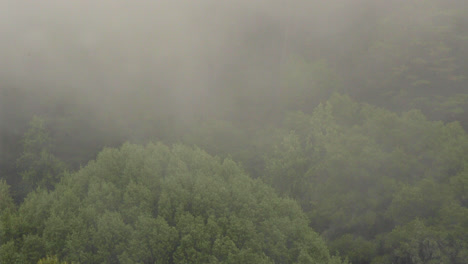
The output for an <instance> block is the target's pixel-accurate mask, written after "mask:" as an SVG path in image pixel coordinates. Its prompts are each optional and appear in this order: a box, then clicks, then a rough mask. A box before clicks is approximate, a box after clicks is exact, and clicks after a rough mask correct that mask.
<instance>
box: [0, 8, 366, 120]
mask: <svg viewBox="0 0 468 264" xmlns="http://www.w3.org/2000/svg"><path fill="white" fill-rule="evenodd" d="M351 2H352V1H334V2H333V3H332V4H327V5H325V4H323V3H321V2H320V1H319V2H315V3H311V1H292V2H291V1H141V0H140V1H132V2H129V1H51V0H45V1H40V2H23V1H1V3H0V9H1V10H2V11H0V12H1V18H0V19H1V21H0V32H1V34H2V36H3V37H2V42H1V49H0V58H1V61H2V65H1V68H0V74H1V78H2V82H3V86H15V87H20V88H21V89H27V90H28V91H31V92H40V93H48V96H50V97H52V98H57V97H66V98H67V99H70V98H73V100H75V101H77V102H79V103H80V104H85V105H87V106H89V107H93V108H96V107H97V108H99V111H97V110H96V112H102V111H107V112H110V113H112V112H114V111H115V110H116V108H119V107H120V105H115V104H116V103H117V102H120V103H125V102H124V101H125V100H126V99H128V96H129V94H133V93H137V92H138V91H139V90H140V89H156V88H157V89H158V90H163V91H164V93H165V94H164V96H165V97H166V96H167V98H170V99H168V100H169V101H170V102H171V103H175V104H176V105H177V106H178V107H177V109H179V110H178V111H179V114H184V113H187V112H193V109H194V108H200V107H202V106H201V105H206V102H215V100H216V98H213V95H215V94H216V90H217V89H221V88H220V87H221V86H223V85H225V84H226V82H227V79H228V78H229V76H228V75H229V73H230V72H231V73H232V71H235V70H236V69H242V70H243V71H244V72H249V74H248V76H244V78H246V79H247V78H248V80H244V81H245V82H247V83H250V84H251V85H249V86H251V87H249V88H251V89H254V87H255V85H257V86H258V85H271V84H274V83H275V82H274V76H275V72H274V71H275V70H278V69H277V66H280V65H281V64H282V63H284V61H285V60H286V58H285V56H287V54H288V50H289V51H290V50H291V49H293V46H294V45H297V44H298V40H299V39H298V36H299V34H301V33H304V32H306V30H307V31H309V32H310V31H311V29H313V30H315V32H316V35H315V37H316V38H317V37H327V36H334V35H335V34H340V33H341V32H342V31H343V30H345V27H346V24H347V23H349V22H350V21H352V19H353V18H352V17H353V13H354V11H353V10H350V8H352V6H354V5H356V6H359V5H358V4H357V3H356V1H354V2H353V4H351ZM303 40H305V41H308V40H307V36H304V37H303ZM255 41H257V42H258V43H255ZM309 41H310V40H309ZM248 49H251V50H248ZM247 58H248V59H247ZM246 69H247V70H246ZM254 84H255V85H254ZM164 101H167V100H164Z"/></svg>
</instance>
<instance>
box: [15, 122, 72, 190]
mask: <svg viewBox="0 0 468 264" xmlns="http://www.w3.org/2000/svg"><path fill="white" fill-rule="evenodd" d="M22 143H23V153H22V154H21V156H20V157H19V158H18V160H17V165H18V168H19V170H20V175H21V177H22V178H23V180H24V181H25V182H26V183H27V184H28V185H29V186H30V188H33V189H34V188H36V187H42V188H46V189H52V188H53V186H54V184H55V183H56V182H58V180H59V178H60V176H61V174H62V172H63V171H64V169H65V167H64V164H63V163H62V162H61V161H60V160H59V159H58V158H57V157H55V156H54V155H53V154H52V140H51V138H50V136H49V134H48V132H47V129H46V124H45V120H44V119H42V118H40V117H37V116H35V117H33V119H32V120H31V122H30V123H29V129H28V131H27V132H26V133H25V134H24V136H23V141H22Z"/></svg>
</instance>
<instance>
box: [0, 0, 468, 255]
mask: <svg viewBox="0 0 468 264" xmlns="http://www.w3.org/2000/svg"><path fill="white" fill-rule="evenodd" d="M318 2H319V3H321V2H320V1H318ZM343 2H346V1H343ZM351 2H353V5H352V6H351V7H355V6H354V4H359V7H360V8H359V10H360V11H359V12H358V13H359V14H357V15H355V16H351V15H349V16H345V17H346V18H347V19H346V23H343V24H340V23H339V22H340V20H339V17H335V16H332V15H330V14H331V13H332V12H333V10H332V9H331V8H330V7H326V6H324V7H323V8H319V6H320V4H317V5H318V6H317V8H316V9H313V10H311V11H310V12H312V14H310V15H307V17H308V18H309V17H315V16H316V17H318V18H320V17H323V16H324V15H326V16H327V17H331V18H334V19H335V20H333V19H331V20H330V21H329V26H330V27H329V30H330V31H331V30H332V29H333V30H334V31H333V32H332V33H328V30H323V29H320V27H319V26H317V25H315V24H314V25H312V24H310V23H305V22H310V21H309V20H301V19H305V18H298V19H291V18H290V19H286V20H282V21H281V23H279V22H278V21H276V20H275V19H273V18H274V16H271V17H269V16H267V15H265V16H263V17H261V18H258V19H253V21H251V22H249V23H250V24H249V25H248V29H244V28H242V30H240V29H239V30H238V31H239V32H242V33H243V34H244V35H242V34H241V33H236V34H237V35H235V36H236V37H239V39H240V40H242V41H240V43H238V42H236V43H234V42H233V43H231V44H232V47H231V46H229V50H230V52H232V53H234V54H236V56H233V57H234V58H233V57H231V56H227V55H226V56H221V57H219V59H220V60H221V59H222V60H223V61H222V62H219V64H220V65H221V64H223V67H222V68H221V69H218V70H217V71H216V76H215V77H213V79H209V78H208V79H209V80H207V84H206V86H207V87H205V88H204V90H203V91H204V93H203V96H200V97H203V100H201V99H200V101H199V102H197V103H199V104H200V105H199V106H198V105H197V104H196V103H194V102H190V104H187V105H186V106H184V104H183V103H181V102H178V103H176V101H177V100H180V101H182V102H183V100H184V99H181V98H178V95H176V94H174V92H172V90H171V89H172V88H173V86H171V85H172V84H173V83H172V82H171V80H170V78H171V75H170V74H165V73H167V71H171V70H172V68H168V69H167V70H166V71H162V72H157V71H156V70H155V72H154V74H153V73H152V71H153V70H154V69H153V68H151V67H148V68H145V67H141V68H145V72H144V73H141V75H142V76H141V77H142V78H140V79H141V81H140V82H137V83H133V84H132V85H134V87H132V89H124V88H122V87H106V89H108V90H103V91H101V90H99V89H96V91H93V89H94V88H92V87H86V88H84V89H85V90H86V93H85V95H83V92H81V91H78V90H77V91H73V92H72V91H71V90H69V89H67V88H66V87H60V89H57V87H54V86H53V85H51V88H47V87H42V88H40V89H38V88H37V89H36V87H22V86H21V82H15V81H14V80H8V79H2V83H1V84H0V263H35V262H39V263H43V264H46V263H62V262H63V263H65V262H66V263H75V262H76V263H159V262H161V263H187V262H188V263H342V262H345V263H346V262H347V261H349V262H352V263H355V264H371V263H372V264H377V263H384V264H390V263H401V264H403V263H404V264H407V263H408V264H419V263H454V264H465V263H468V242H467V241H466V237H468V135H467V132H466V131H467V128H468V119H467V117H468V114H467V113H468V112H467V111H468V92H467V87H468V79H467V76H468V73H467V72H466V69H467V65H466V62H467V61H468V48H467V47H468V33H467V31H466V30H465V29H466V28H468V19H467V16H466V13H468V10H467V8H468V5H467V4H466V3H465V1H458V0H450V1H447V0H445V1H442V0H425V1H416V0H410V1H391V3H390V2H389V1H387V2H385V3H384V2H381V3H380V2H378V3H377V2H376V1H371V0H360V1H351ZM291 3H292V4H293V3H296V2H294V1H292V2H291ZM296 4H297V3H296ZM298 5H299V4H298ZM343 5H344V6H342V7H341V8H343V9H346V8H347V6H346V4H343ZM351 7H349V8H351ZM351 9H353V10H356V9H357V8H351ZM236 12H237V11H236ZM327 12H330V14H329V13H327ZM299 13H300V12H299ZM299 13H298V17H301V16H299V15H300V14H299ZM320 13H323V14H320ZM248 17H250V16H248ZM311 19H312V18H311ZM301 21H302V22H304V23H300V22H301ZM327 21H328V20H327ZM316 22H317V23H318V22H320V19H317V21H316ZM233 23H237V22H233ZM279 24H280V25H279ZM236 25H237V24H236ZM336 28H340V29H336ZM236 32H237V31H236ZM67 43H68V42H67ZM272 43H273V44H272ZM69 44H70V45H75V44H74V43H69ZM57 52H60V51H57ZM214 57H217V56H214ZM142 65H143V64H142ZM140 66H141V65H140ZM168 67H169V66H168ZM113 70H115V69H113ZM110 71H111V70H110ZM158 71H159V70H158ZM111 72H112V71H111ZM148 72H151V77H148V76H146V75H145V74H147V73H148ZM94 74H96V75H99V72H97V71H96V73H94ZM106 76H107V75H106ZM143 77H144V78H143ZM205 77H206V76H205ZM115 78H118V76H116V77H115ZM73 80H74V81H76V79H73ZM61 81H63V80H61ZM117 82H118V81H116V80H113V81H112V83H117ZM174 83H177V84H178V85H179V86H180V83H179V82H174ZM18 85H19V86H18ZM80 85H83V83H74V84H73V85H71V86H72V87H76V86H80ZM187 85H189V84H187ZM193 85H194V86H197V85H201V84H200V83H199V82H197V83H194V84H193ZM179 86H177V89H179V90H177V92H179V93H181V94H182V93H183V91H185V90H184V87H179ZM114 88H115V90H116V91H118V92H115V93H113V92H110V90H112V89H114ZM198 88H199V87H195V88H193V87H187V88H186V91H192V93H196V92H194V91H198V90H197V89H198ZM51 94H53V95H54V96H53V97H52V96H50V95H51ZM104 94H105V96H104ZM109 94H111V95H112V96H110V95H109ZM180 96H181V97H184V96H182V95H180ZM186 97H189V95H186ZM185 100H188V99H185ZM377 106H378V107H377ZM34 115H38V116H40V117H34ZM124 142H131V143H132V144H130V143H126V144H124ZM148 142H158V143H150V144H148ZM133 144H135V145H133ZM143 146H144V147H143ZM106 147H109V148H106ZM333 256H341V258H342V259H340V257H333Z"/></svg>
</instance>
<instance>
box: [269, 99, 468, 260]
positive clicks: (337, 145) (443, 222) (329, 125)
mask: <svg viewBox="0 0 468 264" xmlns="http://www.w3.org/2000/svg"><path fill="white" fill-rule="evenodd" d="M285 123H286V126H285V129H284V130H283V131H282V132H281V133H282V134H283V137H282V139H280V140H279V141H278V142H277V143H276V144H275V145H274V147H273V151H272V152H271V153H269V155H268V156H267V158H266V161H265V163H266V170H265V174H264V176H263V179H264V180H265V181H266V182H267V183H269V184H271V185H272V186H273V187H274V188H275V189H276V190H278V191H279V192H281V193H283V194H284V195H287V196H289V197H293V198H295V199H297V200H298V201H299V203H300V204H301V206H302V208H303V209H304V210H305V211H306V213H307V214H308V215H309V219H310V221H311V225H312V227H314V228H315V229H316V230H318V231H319V232H321V234H322V235H323V236H324V237H325V238H327V239H328V240H329V242H330V243H329V245H330V247H331V250H332V252H333V251H338V252H340V253H341V254H343V255H345V256H347V257H348V258H349V259H350V260H351V261H352V262H353V263H369V262H370V261H371V260H372V259H375V261H377V260H378V259H379V258H380V257H382V256H381V254H380V253H379V252H380V250H381V249H379V247H378V246H377V245H378V243H379V242H377V241H378V240H377V235H381V237H382V241H383V242H382V243H385V242H386V241H387V239H390V237H386V236H385V235H384V234H387V233H392V232H393V231H392V230H393V229H394V228H398V227H399V226H406V225H407V224H408V223H410V222H412V221H415V219H420V221H421V223H422V224H423V225H424V226H427V227H428V228H429V229H430V230H435V229H437V230H439V231H437V232H439V233H437V236H439V237H438V238H437V239H439V240H437V241H439V242H437V243H439V244H440V243H442V244H440V249H437V250H436V251H437V252H439V251H440V252H442V251H443V252H444V253H440V252H439V253H427V254H439V255H441V254H442V255H443V256H442V255H441V259H440V260H441V261H442V262H444V261H447V260H448V259H450V261H451V263H463V261H462V259H463V258H461V259H460V258H458V259H457V258H455V257H453V255H454V254H455V253H448V252H452V251H453V252H463V251H466V245H465V244H456V245H455V244H453V243H452V242H449V241H450V239H449V237H453V236H455V237H457V238H453V241H458V237H459V235H460V234H466V232H467V229H466V222H465V221H466V218H463V217H461V216H459V214H460V213H462V212H464V211H465V209H466V199H465V196H466V195H465V193H466V192H465V189H466V188H465V187H466V186H465V185H466V184H464V183H465V180H464V179H465V178H466V177H465V176H466V165H465V164H466V161H467V159H466V158H467V157H468V136H467V134H466V132H465V131H463V129H462V128H461V127H460V126H459V125H458V124H456V123H450V124H443V123H441V122H432V121H429V120H427V118H426V117H425V116H424V115H423V114H422V113H421V112H419V111H414V110H413V111H409V112H406V113H403V114H401V115H397V114H394V113H391V112H388V111H386V110H383V109H378V108H375V107H371V106H369V105H365V104H358V103H356V102H353V101H352V100H350V98H348V97H346V96H340V95H334V96H332V98H330V100H329V101H328V102H326V103H324V104H321V105H319V106H318V107H317V108H316V109H315V110H314V112H313V113H312V114H311V115H310V116H309V115H305V114H303V113H295V114H291V115H289V117H288V118H287V120H286V122H285ZM462 207H463V208H464V209H462ZM457 208H458V209H457ZM448 219H452V221H451V222H450V220H448ZM424 228H425V227H424ZM424 228H421V230H425V229H424ZM455 230H457V231H455ZM395 232H397V233H398V232H400V231H395ZM421 232H422V231H421ZM395 234H396V233H395ZM398 234H399V233H398ZM414 239H415V241H418V239H423V237H421V238H418V237H416V238H414ZM394 241H399V239H397V238H395V239H394ZM395 243H397V242H395ZM415 243H416V242H415ZM451 243H452V244H451ZM392 245H393V246H394V244H392ZM393 246H388V247H387V248H386V249H385V250H388V251H392V248H393ZM395 250H397V249H395ZM415 250H416V251H417V250H419V249H415ZM434 250H435V249H434ZM392 254H397V253H395V252H393V253H389V254H386V255H385V256H387V257H388V256H391V255H392ZM405 254H407V253H405ZM408 254H409V253H408ZM424 254H426V253H424ZM457 254H459V253H457ZM460 254H461V253H460ZM392 256H393V255H392ZM405 256H406V255H405ZM387 257H385V258H387ZM392 258H400V257H392ZM417 258H420V259H422V260H419V259H417ZM401 259H403V260H395V261H400V262H399V263H405V261H410V259H414V261H416V262H406V263H419V262H418V261H422V262H421V263H425V262H424V261H427V260H428V257H427V256H426V255H424V256H420V257H416V256H411V257H408V258H406V257H401ZM382 261H383V260H382ZM389 261H391V260H389ZM411 261H412V260H411ZM376 263H379V262H378V261H377V262H376Z"/></svg>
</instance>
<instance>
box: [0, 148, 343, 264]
mask: <svg viewBox="0 0 468 264" xmlns="http://www.w3.org/2000/svg"><path fill="white" fill-rule="evenodd" d="M44 176H47V174H44ZM42 180H44V181H47V182H49V180H50V179H49V178H43V179H42ZM0 188H1V198H2V199H1V201H2V204H1V208H0V209H1V226H0V234H1V236H0V237H1V240H0V242H1V247H0V261H1V262H2V263H35V262H37V261H39V260H40V259H41V258H44V257H46V255H53V256H56V257H58V258H59V259H63V260H66V261H70V262H77V263H334V264H338V263H342V262H341V260H340V259H339V258H336V257H331V256H330V254H329V252H328V249H327V246H326V244H325V242H324V241H323V240H322V239H321V238H320V237H319V235H318V234H317V233H315V232H314V231H313V230H312V228H310V227H309V225H308V219H307V217H306V215H305V214H304V213H303V212H302V211H301V209H300V207H299V205H298V204H297V203H296V202H295V201H293V200H291V199H286V198H280V197H279V196H278V195H277V194H276V193H275V192H274V190H273V189H272V188H271V187H268V186H267V185H266V184H264V183H262V182H261V181H260V180H253V179H251V178H249V177H248V176H247V175H246V174H245V173H244V172H243V171H242V169H241V168H240V167H239V166H237V165H236V164H235V162H233V161H232V160H229V159H224V160H221V159H219V158H216V157H212V156H210V155H208V154H207V153H206V152H203V151H202V150H200V149H193V148H189V147H185V146H182V145H174V146H173V147H172V148H169V147H167V146H165V145H163V144H161V143H158V144H149V145H147V146H146V147H142V146H139V145H131V144H125V145H123V146H122V147H121V148H120V149H105V150H103V151H102V152H101V153H100V154H99V155H98V157H97V159H96V161H93V162H90V163H89V164H88V165H87V166H86V167H84V168H82V169H80V170H79V171H77V172H75V173H66V174H65V175H64V176H63V177H62V178H61V181H60V183H59V184H56V185H55V188H54V190H53V191H50V192H49V191H48V190H47V189H45V188H41V187H40V186H39V188H37V189H36V190H35V191H33V192H31V193H29V194H28V196H27V197H26V199H25V200H24V202H23V203H22V204H21V205H20V206H19V207H18V208H17V209H16V208H15V207H16V206H15V204H14V203H13V200H12V199H11V197H10V196H9V193H8V186H7V185H6V184H5V182H4V181H2V182H1V183H0Z"/></svg>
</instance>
